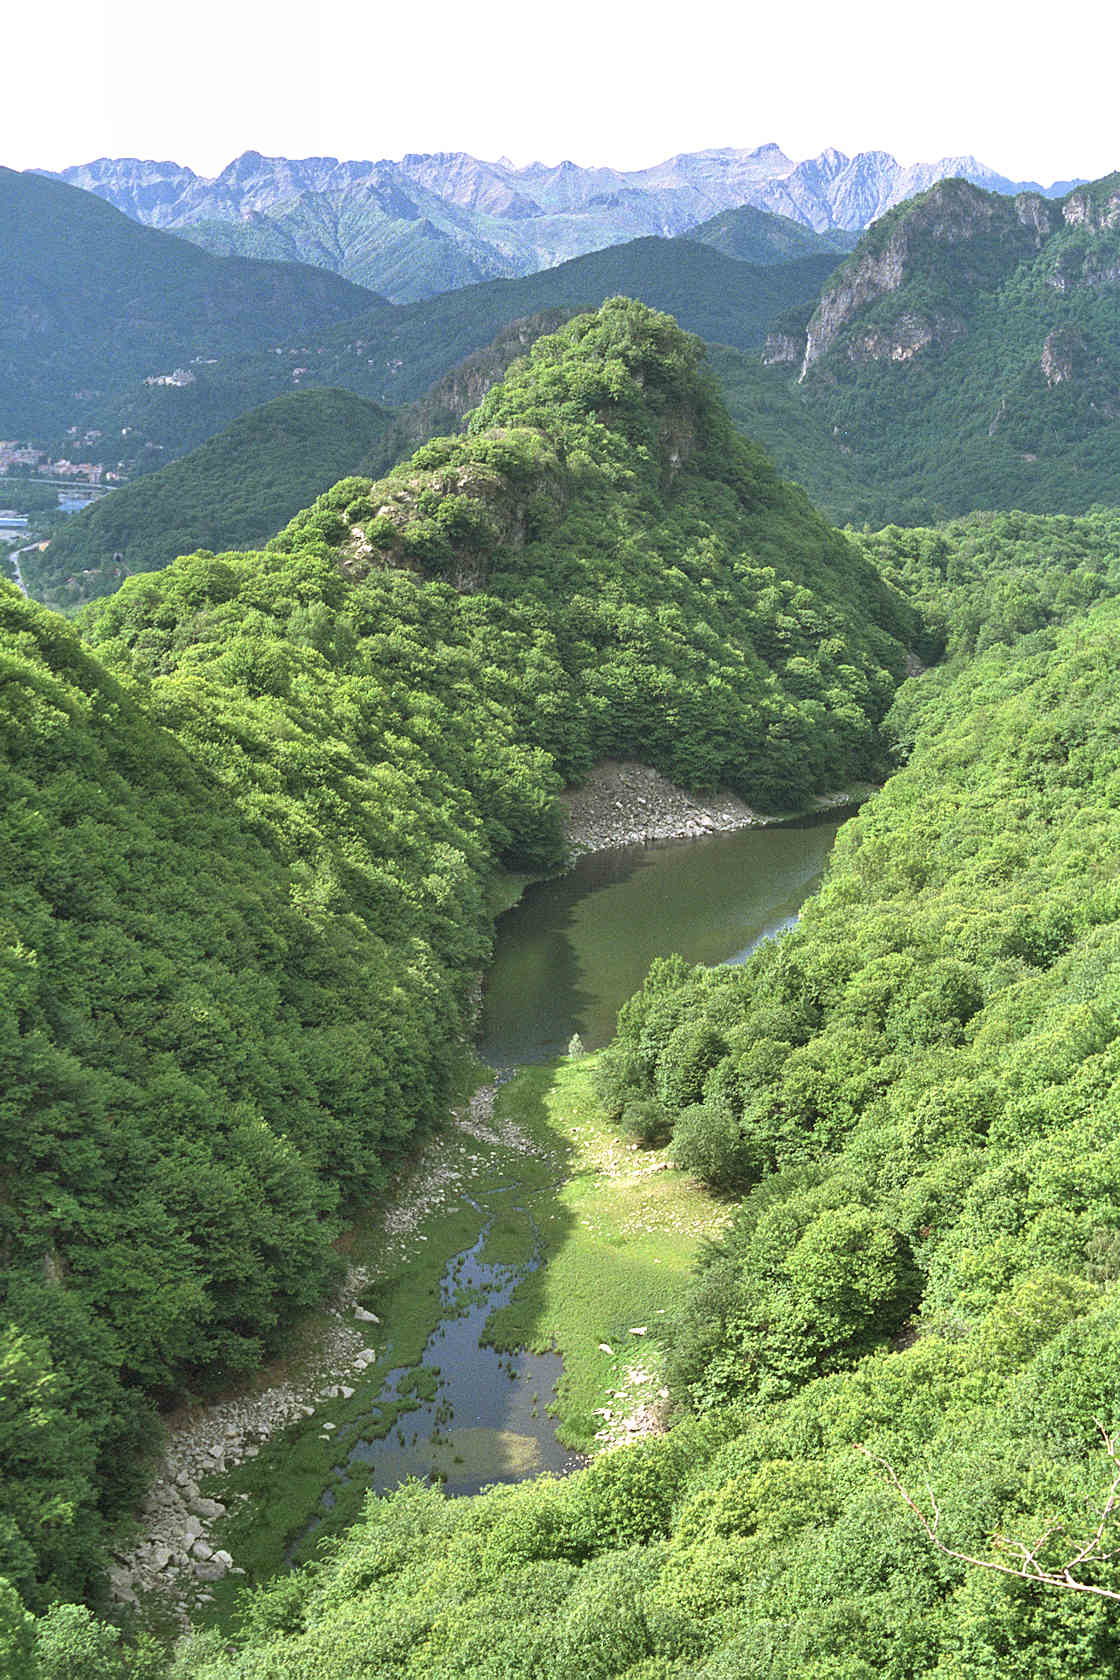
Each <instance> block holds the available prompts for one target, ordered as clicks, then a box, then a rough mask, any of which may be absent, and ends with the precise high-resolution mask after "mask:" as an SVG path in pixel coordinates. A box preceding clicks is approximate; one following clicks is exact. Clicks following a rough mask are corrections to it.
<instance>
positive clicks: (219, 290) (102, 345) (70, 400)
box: [0, 169, 379, 437]
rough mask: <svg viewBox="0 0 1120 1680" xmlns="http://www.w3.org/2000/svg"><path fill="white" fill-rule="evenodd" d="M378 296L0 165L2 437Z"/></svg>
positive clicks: (80, 412) (36, 432) (33, 431)
mask: <svg viewBox="0 0 1120 1680" xmlns="http://www.w3.org/2000/svg"><path fill="white" fill-rule="evenodd" d="M378 301H379V300H377V299H376V298H375V297H374V296H373V294H371V293H370V292H369V291H367V290H365V289H364V288H363V287H360V286H355V285H352V284H351V283H350V282H349V281H346V280H342V279H340V278H339V277H338V276H337V275H334V274H328V273H325V272H324V271H323V270H321V269H315V268H311V267H310V266H307V265H303V264H299V265H297V264H293V263H286V262H251V261H248V260H246V259H245V258H242V257H228V258H227V257H213V256H211V255H210V254H209V253H208V252H204V251H199V250H196V249H192V248H191V247H190V246H184V244H183V242H182V241H181V240H178V239H176V238H175V237H174V235H172V234H166V233H160V232H157V231H156V230H155V229H154V228H142V227H139V226H138V225H137V224H136V223H135V222H133V221H131V220H130V219H129V218H128V217H127V216H125V215H122V214H121V212H120V211H118V210H114V209H113V208H112V207H111V206H110V205H108V204H105V203H103V202H102V201H101V200H100V199H99V198H97V197H95V195H94V194H92V193H88V192H82V191H80V190H79V189H78V188H76V187H69V186H66V185H64V184H63V183H62V182H61V181H50V180H47V179H45V178H44V177H42V176H39V175H20V174H16V173H15V172H14V171H13V170H10V169H0V391H2V392H3V399H2V403H0V429H2V430H3V433H4V435H5V436H6V437H18V436H23V435H33V436H37V437H42V436H47V435H50V434H51V433H53V432H55V431H58V432H61V431H63V430H64V429H65V428H66V427H67V426H68V425H70V424H72V423H78V422H81V421H83V420H84V419H85V418H86V415H87V412H92V411H94V410H95V409H96V405H97V404H98V403H101V404H104V402H105V400H106V399H107V398H108V397H109V396H111V394H112V393H114V392H117V391H120V390H122V389H124V388H125V387H127V386H129V385H131V384H132V383H133V382H134V381H136V380H141V379H145V378H148V377H158V376H161V375H165V374H170V373H172V372H173V371H174V370H175V368H176V367H177V366H180V365H185V364H191V363H192V362H194V361H195V359H196V358H204V359H205V358H209V357H212V356H219V357H220V356H225V355H228V354H230V353H231V352H234V351H238V352H244V351H245V350H247V349H250V348H259V349H263V348H264V347H265V346H266V345H274V344H280V343H284V342H290V341H291V340H292V339H293V338H295V337H296V336H297V335H300V334H303V333H307V332H317V331H319V330H321V329H322V328H323V327H325V326H327V325H328V324H330V323H333V322H335V321H341V320H344V319H346V318H347V317H348V316H351V315H355V314H357V313H358V311H359V310H368V309H369V308H370V307H371V306H372V305H374V304H375V303H376V302H378ZM243 406H245V405H243ZM91 423H92V422H91Z"/></svg>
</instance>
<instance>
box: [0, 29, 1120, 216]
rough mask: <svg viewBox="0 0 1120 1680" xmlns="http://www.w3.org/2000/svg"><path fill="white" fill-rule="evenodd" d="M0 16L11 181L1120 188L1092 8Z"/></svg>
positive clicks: (1110, 79)
mask: <svg viewBox="0 0 1120 1680" xmlns="http://www.w3.org/2000/svg"><path fill="white" fill-rule="evenodd" d="M5 10H6V12H7V14H8V15H7V16H6V17H5V21H4V31H3V43H4V59H5V63H6V65H7V67H8V69H9V75H8V76H7V77H6V79H5V80H6V87H5V91H4V95H3V98H2V100H0V164H5V165H7V166H8V167H9V168H15V169H26V168H43V169H62V168H64V167H65V166H66V165H67V164H71V163H84V162H88V161H89V160H90V159H92V158H95V157H100V156H110V157H141V158H154V159H160V160H162V159H173V160H174V161H176V162H178V163H183V164H187V165H189V166H190V167H191V168H193V169H194V170H196V171H197V172H198V173H199V174H208V175H212V174H216V173H217V172H218V171H219V170H220V169H221V168H222V167H223V166H224V165H225V164H226V163H228V162H229V161H230V159H231V158H233V157H235V156H237V155H238V154H239V153H241V152H243V151H248V150H256V151H260V152H264V153H266V154H278V155H283V156H287V157H306V156H310V155H327V156H333V157H342V158H397V157H401V156H403V154H404V153H405V152H432V151H465V152H471V153H473V154H474V155H475V156H476V157H482V158H497V157H499V156H502V155H503V154H504V155H506V156H509V157H511V158H512V159H513V160H514V162H516V163H528V162H530V161H533V160H534V159H538V158H539V159H540V160H541V161H543V162H545V163H556V162H559V161H560V160H561V159H562V158H565V157H567V158H571V159H572V160H573V161H574V162H576V163H581V164H591V163H603V164H610V165H613V166H614V167H616V168H621V169H636V168H641V167H643V166H644V165H646V164H651V163H655V162H658V161H660V160H661V159H662V158H665V157H668V156H671V155H672V154H673V153H674V152H681V151H699V150H701V149H703V148H706V147H709V146H741V147H751V146H757V145H761V144H763V143H765V142H767V141H777V142H778V143H779V145H781V146H782V148H783V149H784V150H785V151H786V152H787V153H788V155H789V156H790V157H792V158H794V159H801V158H803V157H810V156H813V155H815V154H816V153H817V152H819V151H821V150H822V149H823V148H824V147H825V146H829V145H831V146H837V147H839V149H840V150H841V151H845V152H848V153H854V152H857V151H862V150H872V149H876V150H883V151H889V152H893V154H894V155H895V156H896V157H897V158H898V159H899V160H900V162H902V163H912V162H916V161H919V160H933V159H936V158H938V157H942V156H948V155H960V154H965V153H972V154H973V155H974V156H976V157H978V158H979V159H980V160H981V161H982V162H983V163H986V164H988V165H989V166H990V167H992V168H993V169H996V170H998V171H999V172H1000V173H1002V174H1004V175H1007V176H1010V177H1011V178H1012V179H1015V180H1031V179H1037V180H1040V181H1042V182H1043V183H1045V184H1049V183H1050V182H1051V181H1053V180H1063V179H1067V178H1070V177H1073V176H1085V177H1094V176H1098V175H1103V174H1106V173H1108V172H1109V171H1110V170H1112V169H1114V168H1117V167H1120V125H1118V124H1117V122H1116V120H1115V109H1116V106H1115V92H1114V81H1115V65H1116V62H1117V48H1118V47H1120V9H1117V8H1115V7H1106V6H1103V5H1101V4H1100V0H1092V3H1091V4H1090V3H1089V0H1066V4H1065V5H1063V6H1062V8H1061V9H1060V11H1055V12H1053V13H1050V14H1049V16H1045V17H1040V18H1039V20H1038V21H1037V22H1036V21H1032V17H1031V14H1029V13H1028V11H1027V8H1026V7H1024V6H1022V5H1018V6H1015V7H1011V6H1009V5H1005V4H1003V3H1000V0H995V3H993V0H968V3H965V0H939V3H938V4H937V5H935V6H930V5H926V6H924V7H915V6H908V5H906V4H904V3H903V0H891V3H887V0H849V3H848V4H847V5H843V4H838V3H837V0H803V3H802V4H800V5H797V6H793V5H790V4H788V3H787V4H785V5H780V4H774V3H773V0H771V4H769V5H767V6H765V7H761V6H752V5H750V4H746V5H744V4H740V5H738V6H736V5H734V3H733V0H724V3H723V4H720V5H716V4H714V3H713V0H690V3H688V4H682V3H681V0H675V3H674V4H673V5H671V6H670V5H665V4H662V3H661V0H645V3H642V4H634V3H633V0H615V3H614V4H613V5H611V4H606V3H604V0H560V3H559V4H558V5H554V6H551V7H545V6H541V5H534V4H532V0H516V3H515V0H474V3H473V4H472V3H470V0H455V3H452V0H420V3H419V4H413V5H404V4H399V3H398V4H397V5H394V6H393V7H388V6H386V5H384V4H383V3H382V0H361V3H356V0H320V3H319V4H318V5H315V4H314V3H313V0H303V3H301V4H294V3H293V0H267V3H262V0H192V3H191V4H190V5H189V6H185V7H171V6H169V5H166V4H164V5H161V4H159V0H82V3H79V0H54V3H53V4H52V5H51V7H50V8H49V12H47V13H40V12H39V11H38V8H37V7H27V6H20V7H19V8H17V7H15V6H14V5H13V6H10V7H6V8H5ZM1055 20H1057V21H1055ZM1059 28H1060V34H1059ZM17 68H18V74H17V73H15V72H16V70H17Z"/></svg>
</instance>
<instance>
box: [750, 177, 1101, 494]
mask: <svg viewBox="0 0 1120 1680" xmlns="http://www.w3.org/2000/svg"><path fill="white" fill-rule="evenodd" d="M1118 190H1120V178H1118V177H1116V176H1109V177H1106V178H1105V179H1104V180H1103V181H1099V182H1095V183H1093V184H1092V185H1091V186H1089V187H1084V188H1078V189H1076V191H1074V192H1072V193H1070V194H1068V195H1067V196H1066V198H1064V199H1062V200H1058V201H1046V200H1044V199H1042V198H1038V197H1035V196H1033V195H1025V196H1023V197H1022V198H1020V199H1011V198H1004V197H1000V196H999V195H997V194H994V193H986V192H983V191H981V190H980V189H979V188H978V187H974V186H971V185H969V184H968V183H967V182H964V181H943V182H941V183H939V185H937V186H936V187H934V188H932V189H931V190H930V191H929V192H928V193H925V194H922V195H921V196H919V197H918V198H915V199H912V200H909V201H908V202H907V203H905V204H902V205H899V206H897V207H896V208H895V209H893V210H891V211H890V212H889V213H888V214H887V215H885V216H883V217H882V218H881V219H880V220H879V221H878V222H877V223H876V224H875V226H874V227H873V228H872V229H870V230H869V231H868V233H866V234H865V235H864V236H863V238H862V239H861V241H860V243H859V245H858V246H857V248H856V250H855V252H854V253H853V255H852V257H851V258H850V259H849V260H848V262H847V263H845V264H844V265H843V266H842V267H841V268H839V269H838V270H837V271H836V272H835V274H833V275H832V276H830V277H829V279H828V281H827V282H826V285H825V287H824V291H823V293H822V300H821V305H820V307H819V308H818V309H817V311H816V312H815V314H814V316H813V318H812V320H811V321H810V322H809V323H808V334H809V340H810V342H811V345H812V357H811V365H810V366H809V368H808V372H807V374H806V375H805V377H804V378H802V379H801V380H800V383H794V381H796V380H797V379H798V376H799V375H800V374H801V355H800V353H798V354H797V356H796V360H795V361H794V362H793V363H791V364H789V365H786V366H785V367H780V368H773V369H762V370H753V371H752V370H744V371H742V372H739V373H737V374H736V375H735V384H736V386H737V388H738V397H737V400H736V399H732V408H733V412H735V414H736V418H737V419H739V421H740V423H741V424H744V425H746V427H747V429H748V430H749V431H750V433H751V435H752V436H757V437H759V438H760V439H761V440H762V441H764V442H765V443H767V445H768V446H770V447H771V448H772V449H773V450H774V451H775V453H776V455H777V457H778V461H779V465H780V466H782V468H783V469H786V470H788V457H787V454H786V451H785V448H784V447H783V444H784V441H785V440H786V439H787V438H788V439H791V440H792V439H794V438H798V437H800V438H802V439H803V440H804V441H806V442H808V444H809V448H808V451H807V452H806V454H805V456H804V458H803V459H802V460H801V461H800V462H799V463H798V464H797V465H796V468H795V471H796V476H797V477H798V479H799V480H800V481H801V482H803V483H804V484H805V485H806V486H807V487H808V488H809V490H810V493H811V494H813V495H814V497H816V498H817V499H818V500H819V502H820V504H821V506H822V507H824V508H825V510H826V511H827V512H828V513H829V514H831V515H832V516H833V517H835V518H838V519H843V520H850V521H852V522H855V523H865V522H866V523H870V524H871V525H873V526H875V525H882V524H885V523H887V522H888V521H895V522H898V523H901V524H908V525H910V524H922V525H927V524H930V523H932V522H933V521H934V520H936V519H943V518H946V517H951V516H954V515H957V514H961V513H964V512H966V511H968V510H969V509H972V508H1012V507H1013V508H1022V509H1027V510H1030V511H1032V512H1045V513H1051V514H1052V513H1080V512H1083V511H1084V510H1086V509H1087V508H1090V507H1091V506H1093V504H1094V503H1102V502H1103V503H1116V502H1117V501H1118V500H1120V481H1118V478H1117V467H1116V463H1117V459H1118V451H1117V437H1118V435H1120V434H1118V430H1117V428H1118V427H1120V410H1118V406H1117V401H1116V391H1117V384H1118V380H1120V327H1118V325H1117V321H1118V317H1117V310H1116V274H1117V262H1118V256H1120V234H1118V232H1117V226H1116V214H1115V207H1116V204H1117V201H1118ZM787 324H788V323H787ZM798 325H799V327H800V326H803V325H804V323H799V324H798ZM794 330H795V336H796V329H794ZM804 342H805V340H804V334H803V333H802V336H801V348H802V349H803V348H804ZM767 411H769V415H768V417H767Z"/></svg>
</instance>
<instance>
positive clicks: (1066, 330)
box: [1039, 327, 1085, 388]
mask: <svg viewBox="0 0 1120 1680" xmlns="http://www.w3.org/2000/svg"><path fill="white" fill-rule="evenodd" d="M1084 355H1085V339H1084V336H1083V335H1082V334H1081V333H1080V332H1078V330H1077V328H1076V327H1055V328H1054V331H1053V332H1051V333H1048V334H1047V335H1046V342H1045V344H1044V345H1043V346H1042V357H1041V359H1040V361H1039V367H1040V369H1041V372H1042V377H1043V378H1044V379H1045V381H1046V383H1047V385H1049V386H1050V387H1051V388H1053V386H1055V385H1062V384H1065V383H1066V382H1067V381H1068V380H1071V379H1073V377H1074V375H1075V372H1076V369H1077V364H1078V362H1079V361H1081V360H1082V359H1083V357H1084Z"/></svg>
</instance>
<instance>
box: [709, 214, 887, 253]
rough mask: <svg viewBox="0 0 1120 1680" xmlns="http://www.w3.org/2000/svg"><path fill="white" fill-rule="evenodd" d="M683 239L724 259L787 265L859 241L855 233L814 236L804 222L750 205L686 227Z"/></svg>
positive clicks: (844, 248) (838, 231)
mask: <svg viewBox="0 0 1120 1680" xmlns="http://www.w3.org/2000/svg"><path fill="white" fill-rule="evenodd" d="M683 237H684V238H686V239H695V240H698V241H699V243H700V244H701V245H710V246H711V247H712V249H713V250H714V251H722V253H723V255H724V256H725V257H736V258H737V259H738V261H739V262H750V263H780V262H789V261H791V260H792V259H793V258H795V257H811V256H820V255H821V254H822V253H823V252H825V251H835V252H837V253H844V252H847V251H850V250H851V249H852V247H853V245H855V244H856V243H857V240H858V238H859V236H858V234H855V233H845V232H844V231H843V230H842V229H840V228H836V229H833V230H832V231H831V232H830V233H814V231H813V229H812V228H810V227H806V226H805V225H804V223H803V222H795V221H793V220H792V219H791V218H790V217H789V216H775V215H772V214H771V212H770V211H769V210H759V209H757V208H756V206H755V205H753V204H740V205H738V206H737V208H735V209H734V210H723V211H721V212H720V214H719V215H718V216H712V217H710V219H709V220H708V221H706V222H700V223H698V224H697V226H696V227H693V228H689V230H688V232H687V234H685V235H684V236H683Z"/></svg>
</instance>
